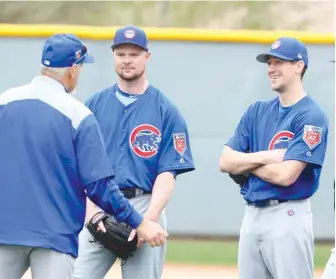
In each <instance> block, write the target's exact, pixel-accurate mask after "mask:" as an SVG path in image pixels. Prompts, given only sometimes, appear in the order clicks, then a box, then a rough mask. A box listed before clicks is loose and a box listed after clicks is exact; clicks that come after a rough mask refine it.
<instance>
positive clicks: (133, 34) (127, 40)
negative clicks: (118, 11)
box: [112, 25, 148, 51]
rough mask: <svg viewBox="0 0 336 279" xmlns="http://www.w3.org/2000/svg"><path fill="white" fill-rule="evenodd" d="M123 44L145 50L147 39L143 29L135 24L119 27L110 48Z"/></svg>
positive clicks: (146, 49)
mask: <svg viewBox="0 0 336 279" xmlns="http://www.w3.org/2000/svg"><path fill="white" fill-rule="evenodd" d="M124 44H132V45H136V46H138V47H140V48H142V49H144V50H145V51H148V39H147V35H146V33H145V31H144V30H142V29H141V28H138V27H136V26H132V25H129V26H125V27H122V28H119V29H118V30H117V31H116V33H115V35H114V39H113V44H112V50H114V49H115V48H116V47H117V46H120V45H124Z"/></svg>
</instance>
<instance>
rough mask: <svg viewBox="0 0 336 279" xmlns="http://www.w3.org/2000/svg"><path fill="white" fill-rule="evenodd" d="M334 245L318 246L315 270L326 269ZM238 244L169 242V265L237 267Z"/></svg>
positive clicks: (232, 242)
mask: <svg viewBox="0 0 336 279" xmlns="http://www.w3.org/2000/svg"><path fill="white" fill-rule="evenodd" d="M331 248H332V244H316V246H315V268H317V269H318V268H324V266H325V264H326V263H327V261H328V259H329V256H330V249H331ZM237 252H238V242H236V241H206V240H169V242H168V245H167V263H179V264H198V265H227V266H236V265H237Z"/></svg>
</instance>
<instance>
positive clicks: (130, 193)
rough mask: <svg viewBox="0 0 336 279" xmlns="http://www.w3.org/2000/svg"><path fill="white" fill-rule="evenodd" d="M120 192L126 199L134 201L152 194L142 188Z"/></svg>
mask: <svg viewBox="0 0 336 279" xmlns="http://www.w3.org/2000/svg"><path fill="white" fill-rule="evenodd" d="M120 191H121V193H123V194H124V196H125V198H126V199H133V198H135V197H138V196H142V195H145V194H150V192H146V191H145V190H142V189H140V188H126V189H121V190H120Z"/></svg>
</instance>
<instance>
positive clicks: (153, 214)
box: [144, 210, 160, 222]
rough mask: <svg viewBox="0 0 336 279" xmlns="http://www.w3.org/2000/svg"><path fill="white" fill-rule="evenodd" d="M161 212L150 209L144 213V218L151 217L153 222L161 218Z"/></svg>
mask: <svg viewBox="0 0 336 279" xmlns="http://www.w3.org/2000/svg"><path fill="white" fill-rule="evenodd" d="M159 216H160V213H159V212H155V211H150V210H148V211H147V212H146V213H145V214H144V218H146V219H149V220H151V221H153V222H157V221H158V219H159Z"/></svg>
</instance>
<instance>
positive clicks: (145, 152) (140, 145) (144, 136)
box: [129, 124, 161, 158]
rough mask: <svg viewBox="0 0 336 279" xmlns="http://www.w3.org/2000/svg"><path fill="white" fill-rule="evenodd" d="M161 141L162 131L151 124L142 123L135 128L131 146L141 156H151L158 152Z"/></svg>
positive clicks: (131, 136)
mask: <svg viewBox="0 0 336 279" xmlns="http://www.w3.org/2000/svg"><path fill="white" fill-rule="evenodd" d="M160 142H161V132H160V130H159V129H158V128H156V127H155V126H153V125H149V124H142V125H139V126H137V127H135V128H134V129H133V131H132V132H131V135H130V138H129V143H130V147H131V148H132V150H133V151H134V153H135V154H137V155H138V156H140V157H143V158H150V157H152V156H154V155H156V154H157V153H158V150H159V146H158V144H159V143H160Z"/></svg>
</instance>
